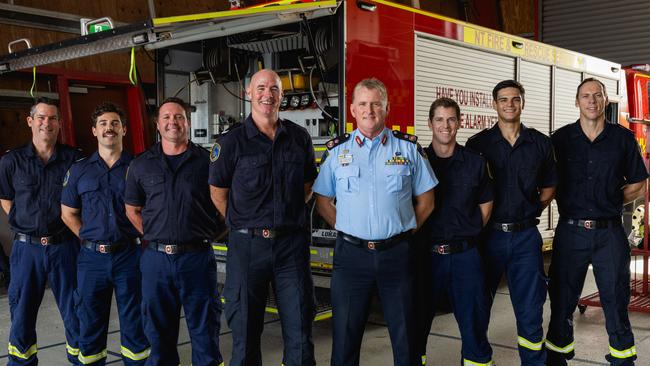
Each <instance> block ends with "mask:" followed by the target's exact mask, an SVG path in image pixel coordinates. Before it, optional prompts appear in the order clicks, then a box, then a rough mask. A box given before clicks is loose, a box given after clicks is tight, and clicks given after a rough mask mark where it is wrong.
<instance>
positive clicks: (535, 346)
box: [517, 336, 544, 351]
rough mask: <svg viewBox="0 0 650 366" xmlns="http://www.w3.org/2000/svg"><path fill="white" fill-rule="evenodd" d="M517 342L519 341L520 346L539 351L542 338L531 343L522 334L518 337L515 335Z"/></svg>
mask: <svg viewBox="0 0 650 366" xmlns="http://www.w3.org/2000/svg"><path fill="white" fill-rule="evenodd" d="M517 343H519V345H520V346H522V347H524V348H528V349H529V350H531V351H541V350H542V346H543V345H544V340H541V341H539V342H537V343H533V342H531V341H529V340H528V339H526V338H524V337H522V336H519V337H517Z"/></svg>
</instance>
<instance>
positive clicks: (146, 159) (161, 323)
mask: <svg viewBox="0 0 650 366" xmlns="http://www.w3.org/2000/svg"><path fill="white" fill-rule="evenodd" d="M187 108H188V107H187V105H186V104H185V103H184V102H183V101H182V100H180V99H178V98H169V99H166V100H164V101H163V102H162V104H161V105H160V107H159V108H158V110H157V111H156V126H157V129H158V132H159V133H160V136H161V142H159V143H157V144H155V145H153V146H152V147H151V148H149V149H148V150H147V151H145V152H144V153H142V154H141V155H140V156H138V157H137V158H135V159H134V160H133V161H132V162H131V165H130V166H129V170H128V173H127V177H126V189H125V194H124V202H125V205H126V214H127V216H128V218H129V220H130V221H131V222H132V223H133V225H134V226H135V228H136V229H137V230H138V231H139V232H140V233H143V234H144V239H145V241H147V249H146V250H144V251H143V252H142V257H141V259H140V270H141V271H142V317H143V323H144V332H145V335H146V336H147V339H148V340H149V343H150V344H151V353H150V355H149V359H148V360H147V362H146V365H147V366H154V365H155V366H166V365H174V366H176V365H178V364H179V357H178V351H177V349H176V344H177V342H178V330H179V329H178V327H179V320H180V310H181V307H183V310H184V313H185V321H186V323H187V328H188V332H189V335H190V342H191V345H192V365H194V366H217V365H221V364H222V357H221V353H220V352H219V329H220V316H221V301H220V300H219V293H218V292H217V267H216V261H215V259H214V255H213V252H212V247H211V242H212V240H213V238H214V237H215V236H216V230H217V227H218V226H217V225H218V220H217V218H218V216H217V212H216V210H215V209H214V206H213V205H212V204H211V203H210V189H209V187H208V168H209V166H208V165H209V163H210V157H209V153H208V151H206V150H205V149H203V148H202V147H200V146H196V145H194V144H193V143H192V142H190V141H189V137H188V136H189V134H188V130H189V121H188V120H187V115H188V112H187Z"/></svg>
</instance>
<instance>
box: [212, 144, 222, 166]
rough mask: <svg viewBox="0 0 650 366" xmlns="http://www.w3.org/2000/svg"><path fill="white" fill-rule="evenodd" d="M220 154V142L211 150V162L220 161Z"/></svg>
mask: <svg viewBox="0 0 650 366" xmlns="http://www.w3.org/2000/svg"><path fill="white" fill-rule="evenodd" d="M219 154H221V145H219V143H218V142H215V143H214V145H212V149H210V161H211V162H213V163H214V162H215V161H217V159H219Z"/></svg>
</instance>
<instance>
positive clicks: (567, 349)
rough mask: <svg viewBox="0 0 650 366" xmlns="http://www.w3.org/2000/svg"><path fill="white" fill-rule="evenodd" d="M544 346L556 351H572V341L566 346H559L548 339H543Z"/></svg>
mask: <svg viewBox="0 0 650 366" xmlns="http://www.w3.org/2000/svg"><path fill="white" fill-rule="evenodd" d="M545 343H546V348H548V349H550V350H551V351H553V352H557V353H571V352H572V351H573V342H571V343H569V344H568V345H567V346H566V347H559V346H556V345H554V344H553V343H551V342H550V341H549V340H548V339H547V340H545Z"/></svg>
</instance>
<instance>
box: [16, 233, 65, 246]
mask: <svg viewBox="0 0 650 366" xmlns="http://www.w3.org/2000/svg"><path fill="white" fill-rule="evenodd" d="M69 239H70V238H69V236H66V235H52V236H32V235H27V234H23V233H16V234H15V235H14V240H18V241H22V242H25V243H31V244H40V245H57V244H61V243H63V242H65V241H68V240H69Z"/></svg>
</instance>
